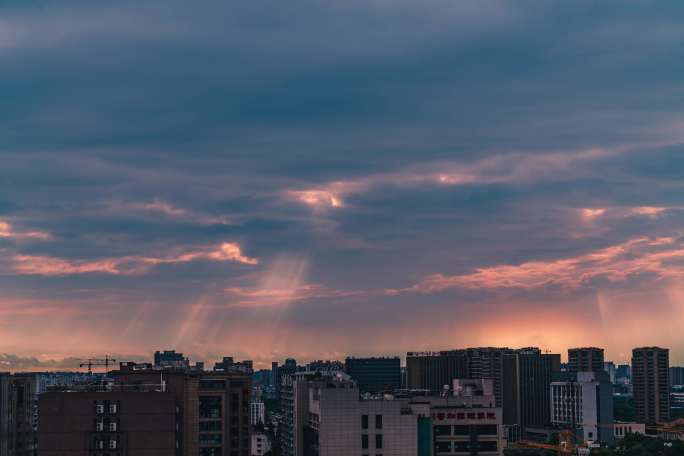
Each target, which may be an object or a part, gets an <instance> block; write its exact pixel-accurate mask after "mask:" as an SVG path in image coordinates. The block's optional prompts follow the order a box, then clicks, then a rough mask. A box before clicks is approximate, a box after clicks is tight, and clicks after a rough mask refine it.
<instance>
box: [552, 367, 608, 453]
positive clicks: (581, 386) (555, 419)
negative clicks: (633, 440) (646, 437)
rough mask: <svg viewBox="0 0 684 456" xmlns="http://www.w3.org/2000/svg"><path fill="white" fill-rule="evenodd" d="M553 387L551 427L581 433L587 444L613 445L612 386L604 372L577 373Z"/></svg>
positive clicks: (554, 384) (554, 383)
mask: <svg viewBox="0 0 684 456" xmlns="http://www.w3.org/2000/svg"><path fill="white" fill-rule="evenodd" d="M575 375H576V377H575V379H574V380H572V381H564V382H552V383H551V424H552V425H554V426H562V427H570V428H571V429H576V430H577V431H579V433H580V435H581V437H582V439H583V440H584V441H585V442H601V443H611V442H612V441H613V434H614V429H613V385H612V383H611V382H610V379H609V377H608V375H607V373H605V372H601V371H597V372H577V373H576V374H575Z"/></svg>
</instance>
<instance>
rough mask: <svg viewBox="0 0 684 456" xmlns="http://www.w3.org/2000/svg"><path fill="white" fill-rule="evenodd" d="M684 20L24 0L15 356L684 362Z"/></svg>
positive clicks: (11, 290)
mask: <svg viewBox="0 0 684 456" xmlns="http://www.w3.org/2000/svg"><path fill="white" fill-rule="evenodd" d="M683 22H684V3H682V2H665V1H661V2H651V1H640V0H631V1H625V0H621V1H611V0H606V1H602V2H598V3H597V2H594V1H588V0H587V1H585V0H575V1H572V2H563V1H558V2H556V1H547V0H538V1H527V0H521V1H515V2H512V1H499V0H458V1H456V0H363V1H362V0H344V1H341V0H327V1H315V0H294V1H290V2H283V1H276V0H251V1H244V2H242V1H218V0H216V1H214V0H203V1H200V2H187V1H180V0H165V1H150V0H136V1H128V0H122V1H118V2H105V1H92V0H88V1H85V0H81V1H78V0H74V1H60V2H54V1H48V0H43V1H37V0H31V1H25V0H21V1H19V0H5V1H3V2H2V3H1V4H0V368H5V369H8V368H22V369H24V368H31V367H37V366H38V367H40V366H42V367H50V368H52V367H55V366H59V365H61V364H60V363H61V361H60V360H62V359H63V358H66V357H70V356H74V357H83V356H88V355H101V354H104V353H111V354H114V355H116V356H119V357H125V358H126V359H129V358H130V359H141V358H149V357H150V356H151V352H152V351H153V350H155V349H165V348H176V349H178V350H181V351H183V352H185V353H186V354H191V356H192V357H193V358H195V359H205V360H207V361H211V360H213V359H214V358H218V357H220V356H222V355H233V356H235V357H238V358H242V357H245V358H253V359H254V360H255V361H256V362H258V363H259V362H263V363H267V362H268V363H270V361H271V360H282V359H283V358H284V357H286V356H295V357H297V358H298V359H301V360H302V361H305V360H310V359H317V358H342V357H344V356H345V355H347V354H353V355H368V354H374V353H377V354H380V353H382V354H403V353H405V352H406V351H407V350H423V349H444V348H455V347H464V346H473V345H496V346H511V347H520V346H530V345H534V346H540V347H542V348H543V349H548V350H553V351H558V352H564V351H565V350H566V349H567V347H568V346H577V345H598V346H603V347H606V349H607V355H608V357H609V358H612V359H614V360H615V361H617V362H625V361H627V360H628V359H629V356H630V350H631V348H632V347H634V346H637V345H646V344H649V345H651V344H659V345H664V346H667V347H670V348H671V349H672V355H671V358H672V360H673V361H674V362H684V336H682V330H681V328H682V327H683V323H684V317H683V315H684V147H683V145H684V28H682V26H681V24H682V23H683ZM66 362H68V360H67V361H65V363H66Z"/></svg>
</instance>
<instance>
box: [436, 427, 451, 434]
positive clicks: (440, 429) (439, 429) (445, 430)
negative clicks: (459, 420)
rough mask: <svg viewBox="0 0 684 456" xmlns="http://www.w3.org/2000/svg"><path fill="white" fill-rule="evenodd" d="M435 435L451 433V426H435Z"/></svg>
mask: <svg viewBox="0 0 684 456" xmlns="http://www.w3.org/2000/svg"><path fill="white" fill-rule="evenodd" d="M435 435H451V426H444V425H437V426H435Z"/></svg>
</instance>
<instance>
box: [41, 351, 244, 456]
mask: <svg viewBox="0 0 684 456" xmlns="http://www.w3.org/2000/svg"><path fill="white" fill-rule="evenodd" d="M110 377H111V378H112V379H113V384H110V385H105V387H104V388H103V387H102V386H97V385H96V389H97V391H88V389H93V387H91V386H89V385H86V386H84V387H82V389H85V391H77V392H71V391H65V392H55V393H46V394H51V395H52V396H46V399H45V400H46V401H48V400H51V401H52V402H46V404H48V405H49V404H60V403H61V404H63V406H62V408H61V409H60V408H58V410H57V411H56V412H55V411H54V410H53V411H51V408H50V407H48V406H46V407H42V406H39V423H40V424H41V426H40V433H43V436H42V438H43V443H42V444H41V436H40V435H39V455H55V456H56V455H62V454H64V455H67V454H68V453H66V452H65V451H62V452H61V453H60V452H55V451H58V450H60V448H55V447H54V446H53V445H60V446H61V449H62V450H65V449H68V448H82V447H83V446H84V445H86V443H87V445H91V444H92V441H93V440H92V439H93V438H94V437H93V433H98V432H103V431H100V430H99V429H98V428H97V426H98V424H97V423H96V421H95V420H91V422H90V423H91V425H90V426H84V425H83V423H85V422H86V421H81V415H82V414H84V415H87V416H88V417H90V418H92V417H91V416H90V414H91V413H93V412H92V410H93V409H95V405H102V406H103V407H104V409H105V410H109V408H108V407H107V404H109V405H113V404H119V402H117V401H120V407H119V408H117V409H116V410H115V412H114V413H110V414H117V413H119V411H120V413H121V414H122V415H121V416H122V418H121V421H120V424H117V426H116V428H115V429H109V430H108V431H107V432H108V434H107V436H108V437H110V438H109V439H104V440H102V442H104V443H102V444H101V445H110V441H112V440H115V441H117V443H116V444H115V445H118V446H117V448H118V447H119V446H121V445H123V446H125V447H126V448H128V450H126V452H122V453H121V454H122V456H123V455H124V454H125V455H127V456H133V455H135V454H145V455H147V453H139V452H138V453H134V452H133V448H134V447H133V444H134V442H135V440H133V441H131V440H130V439H131V438H132V437H131V436H132V435H133V434H136V433H138V432H141V431H145V432H147V431H155V432H156V431H159V433H160V434H159V435H160V437H159V442H158V443H155V445H162V441H163V442H168V434H167V431H168V430H167V429H166V428H164V429H162V428H159V429H157V428H156V427H154V426H156V424H155V423H153V422H152V420H151V419H150V417H145V416H143V417H142V418H144V419H142V418H140V417H137V416H130V417H127V418H126V421H124V419H123V414H124V413H129V412H130V413H131V414H133V415H135V414H137V413H138V412H137V411H139V413H140V414H143V415H144V409H142V408H138V405H136V404H134V402H135V400H138V399H139V400H140V402H141V403H145V404H146V406H147V407H151V410H156V411H157V412H158V413H159V415H160V417H159V420H158V421H159V423H158V424H159V426H161V423H167V421H166V418H163V416H162V415H165V414H166V410H167V409H166V408H165V407H166V406H167V404H166V402H167V399H166V398H167V397H168V396H169V395H170V396H171V397H172V399H173V402H172V410H173V413H174V416H175V423H174V424H173V433H172V435H173V438H172V439H171V443H172V445H173V448H175V449H174V450H173V451H172V452H168V449H167V447H166V446H165V445H166V443H164V444H163V445H162V446H160V448H162V447H163V448H164V451H166V452H165V453H159V454H165V455H176V456H198V455H199V456H247V455H249V454H250V444H251V441H250V436H249V434H250V424H249V420H250V410H249V401H250V376H249V375H247V374H245V373H243V372H200V371H197V370H185V369H180V370H179V369H171V368H166V369H150V368H149V367H148V366H141V365H137V364H135V363H121V368H120V369H119V370H116V371H112V372H110ZM86 393H87V394H90V395H91V396H83V397H87V398H91V397H95V399H92V400H91V399H87V400H84V402H87V401H90V406H91V408H90V409H88V410H81V409H80V408H76V409H73V408H70V406H69V404H70V403H72V402H73V401H74V400H75V398H77V396H76V395H77V394H86ZM129 393H144V395H142V396H133V395H131V394H129ZM162 393H163V394H162ZM92 395H95V396H92ZM40 400H41V401H42V400H43V397H42V396H41V398H40ZM59 401H63V402H59ZM93 401H99V402H98V403H97V404H95V403H94V402H93ZM154 401H159V402H160V404H158V405H154ZM40 403H41V404H42V402H40ZM124 406H125V407H124ZM84 407H85V406H84ZM157 412H155V413H157ZM51 413H52V414H53V415H54V416H53V415H50V414H51ZM43 415H46V418H45V420H50V419H54V420H57V419H62V420H63V421H64V424H63V426H62V425H60V426H57V427H51V426H49V427H46V426H44V425H43V424H42V423H44V422H45V420H44V419H43ZM48 415H50V416H48ZM72 415H73V416H72ZM59 417H62V418H59ZM110 418H112V417H110ZM139 418H140V419H139ZM152 418H153V417H152ZM110 422H111V421H110ZM106 423H107V422H106V421H105V422H104V424H106ZM104 424H103V426H104ZM138 425H139V426H138ZM105 428H107V426H105ZM40 433H39V434H40ZM60 434H62V435H60ZM141 435H142V434H141ZM162 435H163V437H162ZM77 441H78V442H77ZM79 442H80V443H79ZM83 442H86V443H83ZM150 444H151V443H150ZM98 445H100V444H98ZM136 445H137V444H136ZM140 445H146V443H142V440H141V443H140ZM88 448H90V447H88ZM135 448H137V446H136V447H135ZM96 449H99V448H96ZM136 451H137V450H136ZM140 451H142V449H141V450H140ZM73 454H74V455H76V454H78V455H81V454H84V453H73ZM85 454H90V453H85ZM96 454H98V455H99V454H100V453H96ZM102 454H106V452H103V453H102ZM114 454H116V453H114ZM150 454H157V453H150Z"/></svg>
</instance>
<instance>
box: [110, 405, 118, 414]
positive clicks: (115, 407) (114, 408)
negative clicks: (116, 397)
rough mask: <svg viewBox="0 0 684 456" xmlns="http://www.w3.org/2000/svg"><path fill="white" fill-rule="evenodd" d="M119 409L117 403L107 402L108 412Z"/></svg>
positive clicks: (115, 411) (114, 411)
mask: <svg viewBox="0 0 684 456" xmlns="http://www.w3.org/2000/svg"><path fill="white" fill-rule="evenodd" d="M118 411H119V405H118V404H109V413H117V412H118Z"/></svg>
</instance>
